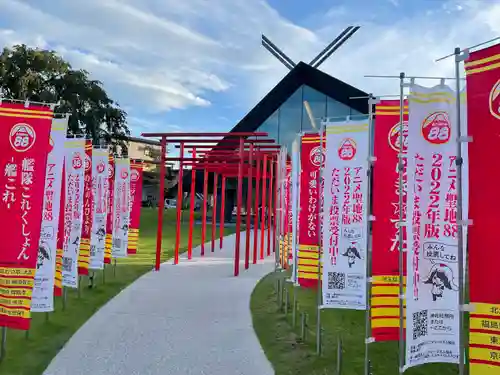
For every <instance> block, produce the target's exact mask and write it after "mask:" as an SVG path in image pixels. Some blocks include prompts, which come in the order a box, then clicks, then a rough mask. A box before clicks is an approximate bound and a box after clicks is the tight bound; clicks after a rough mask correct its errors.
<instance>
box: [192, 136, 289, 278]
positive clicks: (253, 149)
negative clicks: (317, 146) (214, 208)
mask: <svg viewBox="0 0 500 375" xmlns="http://www.w3.org/2000/svg"><path fill="white" fill-rule="evenodd" d="M207 147H211V146H201V147H200V146H195V145H193V146H190V148H192V149H193V151H192V153H193V154H196V155H200V153H199V152H197V150H199V148H207ZM186 148H187V147H186ZM279 149H280V146H278V145H264V146H255V145H254V144H250V149H249V150H248V152H245V153H244V155H245V156H246V155H248V166H249V167H248V168H246V169H245V171H246V173H244V175H245V177H247V180H248V181H247V182H248V188H247V203H246V210H247V215H246V216H247V217H246V251H245V269H248V267H249V257H250V251H249V250H250V227H251V220H250V218H251V211H252V209H251V200H252V190H253V175H254V170H255V167H253V157H254V156H257V157H258V156H262V155H264V156H265V157H268V159H269V161H272V160H273V159H274V158H275V157H276V156H277V153H278V152H279ZM203 154H204V155H205V157H206V158H207V156H211V157H213V156H215V155H217V156H220V157H223V158H224V162H221V163H217V164H212V165H206V164H204V165H200V164H199V163H198V164H197V163H196V161H193V168H198V169H204V170H205V173H206V172H207V169H209V168H211V170H212V172H215V173H219V174H221V175H222V178H223V181H222V184H223V185H224V180H225V178H226V177H236V176H237V173H236V170H233V171H231V168H229V166H230V165H231V164H229V165H228V163H226V161H227V160H228V157H230V156H233V157H234V156H235V153H234V151H233V150H218V151H217V152H214V151H213V150H209V151H205V152H203ZM200 162H201V163H203V162H204V160H203V159H202V160H200ZM258 166H259V167H260V163H259V164H258ZM273 169H274V168H272V164H271V163H270V175H269V181H270V183H269V211H268V215H269V222H268V226H267V230H268V233H267V255H270V253H271V246H270V241H271V225H273V231H274V233H275V231H276V230H275V226H276V222H275V220H274V218H275V210H276V208H275V209H274V210H273V209H272V203H273V195H272V194H271V192H272V186H273V185H272V183H273V177H274V171H273ZM256 177H257V183H258V182H259V180H260V178H261V176H259V175H258V174H256ZM276 177H277V175H276ZM222 187H223V188H224V186H222ZM206 188H207V186H206V185H205V186H204V191H205V192H206ZM263 190H265V184H264V183H263ZM257 192H258V190H257ZM274 197H275V199H276V194H275V195H274ZM263 198H264V199H263V201H262V206H263V207H264V205H265V204H266V202H265V196H264V194H263ZM221 200H222V202H221V203H222V206H224V195H223V196H222V199H221ZM257 206H258V199H256V200H255V210H254V215H255V218H254V237H255V238H257V231H258V224H257V220H258V210H257ZM191 207H192V211H193V208H194V205H193V202H192V203H191ZM274 207H275V206H274ZM263 213H264V211H263ZM264 214H265V213H264ZM203 219H205V212H204V217H203ZM212 221H213V222H214V221H215V216H212ZM202 225H203V226H205V220H203V223H202ZM220 227H221V230H220V240H221V244H222V238H223V229H222V228H223V227H224V217H223V215H221V218H220ZM212 229H213V232H212V235H214V230H215V224H214V223H213V224H212ZM236 230H237V231H239V228H236ZM264 230H265V221H264V220H261V233H262V236H261V237H262V241H263V235H264V233H265V232H264ZM213 237H214V236H212V243H213V240H214V238H213ZM202 241H203V228H202ZM262 241H261V242H262ZM273 244H274V246H273V252H274V251H276V250H275V249H276V246H275V241H273ZM261 246H263V244H261ZM256 250H257V241H256V240H255V241H254V256H253V263H254V264H255V263H256V261H257V255H256ZM261 253H262V255H263V254H264V253H263V251H262V252H261ZM202 254H203V249H202ZM262 259H263V256H262ZM235 261H236V260H235ZM235 267H238V266H235Z"/></svg>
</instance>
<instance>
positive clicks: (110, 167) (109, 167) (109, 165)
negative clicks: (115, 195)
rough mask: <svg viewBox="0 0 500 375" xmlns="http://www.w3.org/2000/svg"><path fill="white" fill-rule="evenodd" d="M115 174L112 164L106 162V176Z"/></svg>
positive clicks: (110, 176)
mask: <svg viewBox="0 0 500 375" xmlns="http://www.w3.org/2000/svg"><path fill="white" fill-rule="evenodd" d="M114 175H115V169H114V168H113V165H112V164H108V178H113V176H114Z"/></svg>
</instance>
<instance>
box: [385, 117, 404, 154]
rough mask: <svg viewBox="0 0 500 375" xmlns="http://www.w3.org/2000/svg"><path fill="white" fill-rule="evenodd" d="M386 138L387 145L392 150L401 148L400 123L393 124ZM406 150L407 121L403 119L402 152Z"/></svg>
mask: <svg viewBox="0 0 500 375" xmlns="http://www.w3.org/2000/svg"><path fill="white" fill-rule="evenodd" d="M387 140H388V141H389V146H391V148H392V149H393V150H394V151H398V152H399V150H400V149H401V147H400V143H401V123H400V122H398V123H397V124H396V125H394V126H393V127H392V128H391V130H389V134H388V135H387ZM407 150H408V121H403V154H404V153H405V152H406V151H407Z"/></svg>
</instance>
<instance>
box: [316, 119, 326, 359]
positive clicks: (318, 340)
mask: <svg viewBox="0 0 500 375" xmlns="http://www.w3.org/2000/svg"><path fill="white" fill-rule="evenodd" d="M324 132H325V125H324V122H323V121H321V125H320V128H319V150H320V158H319V160H320V164H319V170H318V202H317V203H318V288H317V292H318V294H317V295H316V297H317V298H316V300H317V301H316V302H317V311H316V354H317V355H318V356H320V355H321V304H322V303H323V285H322V277H321V276H322V275H321V264H322V255H323V254H322V253H323V251H322V250H323V249H322V246H321V244H322V242H323V241H322V233H323V230H322V228H323V222H322V219H323V204H322V203H323V202H322V196H323V192H322V189H321V182H322V177H323V170H324V164H325V162H324V160H323V155H324V156H325V159H326V155H325V151H326V147H324V146H323V142H324V141H325V140H324V138H323V133H324ZM325 161H326V160H325Z"/></svg>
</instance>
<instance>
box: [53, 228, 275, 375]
mask: <svg viewBox="0 0 500 375" xmlns="http://www.w3.org/2000/svg"><path fill="white" fill-rule="evenodd" d="M244 239H245V236H244V235H242V236H241V240H242V246H241V249H242V250H244ZM234 243H235V235H232V236H228V237H225V239H224V249H223V250H218V249H216V251H215V253H213V254H211V253H210V251H209V252H208V256H207V255H206V256H205V257H204V258H201V257H200V256H199V253H200V249H199V248H196V249H194V250H193V259H192V260H191V261H188V260H187V259H185V257H184V258H183V259H182V261H181V263H180V264H179V265H176V266H174V265H173V264H171V262H168V263H165V264H163V265H162V267H161V270H160V272H150V273H148V274H146V275H144V276H143V277H141V278H140V279H138V280H137V281H136V282H134V283H133V284H132V285H130V286H129V287H128V288H126V289H125V290H123V291H122V292H121V293H120V294H118V295H117V296H116V297H115V298H114V299H112V300H111V301H110V302H109V303H107V304H106V305H105V306H104V307H103V308H101V309H100V310H99V311H98V312H97V313H96V314H95V315H94V316H93V317H92V318H91V319H90V320H88V321H87V323H85V324H84V325H83V326H82V327H81V328H80V330H79V331H78V332H76V334H75V335H74V336H73V337H72V338H71V339H70V341H69V342H68V343H67V344H66V346H65V347H64V348H63V349H62V350H61V352H60V353H59V354H58V355H57V356H56V357H55V358H54V360H53V361H52V363H51V364H50V365H49V367H48V369H47V370H46V371H45V372H44V375H66V374H67V375H101V374H110V375H111V374H113V375H121V374H126V375H184V374H193V375H195V374H196V375H226V374H227V375H272V374H274V371H273V369H272V367H271V364H270V363H269V361H268V360H267V358H266V356H265V355H264V353H263V351H262V349H261V347H260V344H259V341H258V339H257V337H256V335H255V333H254V330H253V327H252V319H251V314H250V308H249V303H250V295H251V293H252V290H253V288H254V286H255V285H256V283H257V282H258V281H259V279H260V278H262V277H263V276H264V275H266V274H267V273H268V272H270V271H271V270H272V269H273V264H274V259H273V257H272V256H271V257H269V258H267V259H266V260H265V261H264V262H263V263H262V264H257V265H253V266H251V267H250V269H249V270H247V271H244V269H243V264H242V272H241V273H240V276H239V277H237V278H235V277H233V276H232V273H233V261H232V256H233V252H234ZM207 248H208V249H210V246H208V247H207V246H205V251H206V249H207ZM242 253H244V251H243V252H242ZM242 258H243V255H242Z"/></svg>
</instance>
